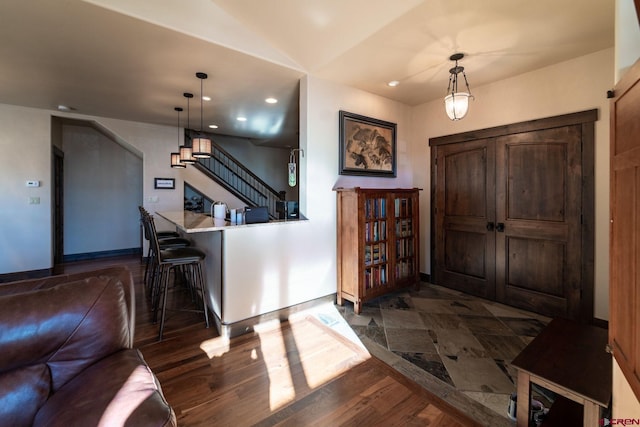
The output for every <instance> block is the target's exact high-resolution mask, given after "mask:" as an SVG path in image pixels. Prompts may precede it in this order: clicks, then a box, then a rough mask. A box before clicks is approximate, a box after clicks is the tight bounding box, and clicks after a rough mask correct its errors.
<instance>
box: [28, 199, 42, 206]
mask: <svg viewBox="0 0 640 427" xmlns="http://www.w3.org/2000/svg"><path fill="white" fill-rule="evenodd" d="M29 204H30V205H39V204H40V197H29Z"/></svg>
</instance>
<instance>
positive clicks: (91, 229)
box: [62, 125, 142, 255]
mask: <svg viewBox="0 0 640 427" xmlns="http://www.w3.org/2000/svg"><path fill="white" fill-rule="evenodd" d="M62 129H63V144H62V150H63V151H64V190H65V191H64V203H63V206H64V254H65V255H73V254H85V253H93V252H102V251H112V250H118V249H132V248H137V247H139V246H140V221H139V219H138V218H139V212H138V205H140V204H141V203H142V158H140V157H138V156H137V154H135V153H132V152H131V151H128V150H126V149H124V148H123V147H122V146H120V145H119V144H117V143H115V142H114V141H113V140H111V139H110V138H108V137H107V136H105V135H103V134H102V133H100V132H98V131H97V130H96V129H94V128H93V127H90V126H77V125H63V127H62Z"/></svg>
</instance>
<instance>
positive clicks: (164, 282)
mask: <svg viewBox="0 0 640 427" xmlns="http://www.w3.org/2000/svg"><path fill="white" fill-rule="evenodd" d="M161 268H162V267H161ZM162 270H163V272H162V273H161V277H162V280H161V284H160V288H161V289H162V313H161V314H160V329H159V332H158V341H162V332H163V331H164V317H165V314H166V311H167V294H168V293H169V292H168V289H167V288H168V287H169V272H170V270H171V268H170V267H169V266H167V268H162Z"/></svg>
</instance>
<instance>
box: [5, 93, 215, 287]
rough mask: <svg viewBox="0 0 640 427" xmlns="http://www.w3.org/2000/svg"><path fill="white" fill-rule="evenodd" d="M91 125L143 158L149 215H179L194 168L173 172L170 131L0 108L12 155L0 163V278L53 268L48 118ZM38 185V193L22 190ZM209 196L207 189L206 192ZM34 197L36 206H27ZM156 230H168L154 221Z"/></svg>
mask: <svg viewBox="0 0 640 427" xmlns="http://www.w3.org/2000/svg"><path fill="white" fill-rule="evenodd" d="M54 116H56V117H69V118H73V119H79V120H87V121H93V122H95V123H96V124H97V126H101V127H103V128H104V129H107V130H108V132H109V133H110V134H111V135H112V136H113V138H115V139H117V140H118V141H119V143H121V144H123V145H126V146H128V148H129V149H130V150H131V151H132V152H135V153H140V154H141V155H142V154H143V173H142V187H143V188H142V191H143V196H144V200H145V202H144V205H145V207H146V208H147V209H148V210H149V211H150V212H154V211H160V210H175V209H182V206H183V188H184V185H183V181H184V177H185V176H187V175H188V174H189V173H191V172H193V168H187V169H172V168H171V167H170V161H169V155H170V153H171V151H175V149H176V147H177V141H176V133H177V130H176V128H175V127H170V126H158V125H150V124H145V123H136V122H128V121H124V120H115V119H109V118H104V117H93V116H84V115H81V114H64V115H62V114H60V113H57V112H55V111H47V110H39V109H33V108H24V107H17V106H13V105H4V104H0V150H2V152H3V153H11V152H17V153H19V154H17V155H16V156H19V157H15V156H10V155H6V154H5V155H3V156H2V157H0V178H1V179H2V182H3V185H2V190H1V192H0V252H1V253H2V254H3V255H4V256H2V257H0V274H6V273H16V272H21V271H31V270H43V269H49V268H51V267H52V266H53V255H52V237H51V236H52V215H51V210H52V208H51V206H52V205H51V204H52V197H51V194H52V187H51V177H52V168H51V163H52V162H51V141H52V135H51V134H52V131H51V118H52V117H54ZM155 177H160V178H175V179H176V189H175V190H156V189H154V188H153V187H154V178H155ZM27 180H38V181H40V183H41V185H40V187H38V188H27V187H26V185H25V183H26V181H27ZM205 190H208V189H205ZM30 197H39V198H40V204H37V205H35V204H29V203H28V202H29V198H30ZM159 222H160V224H159V225H158V228H166V227H168V224H165V223H163V222H162V221H159Z"/></svg>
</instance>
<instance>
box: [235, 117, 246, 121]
mask: <svg viewBox="0 0 640 427" xmlns="http://www.w3.org/2000/svg"><path fill="white" fill-rule="evenodd" d="M236 120H238V121H239V122H246V121H247V118H246V117H238V118H237V119H236Z"/></svg>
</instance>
